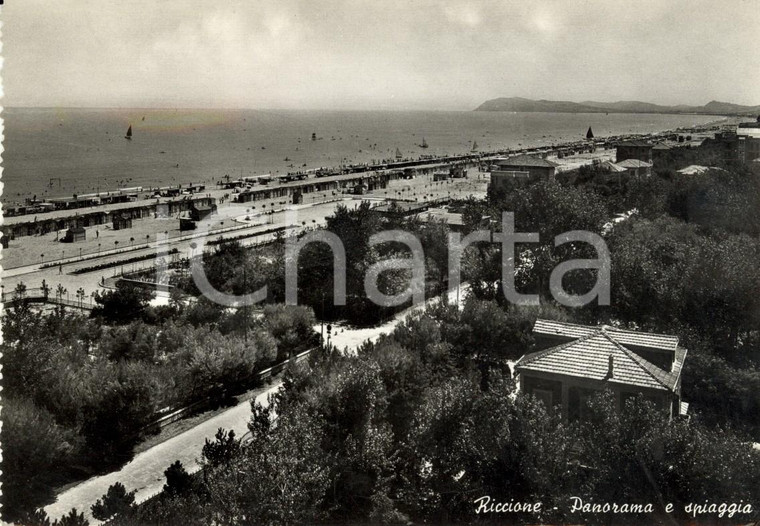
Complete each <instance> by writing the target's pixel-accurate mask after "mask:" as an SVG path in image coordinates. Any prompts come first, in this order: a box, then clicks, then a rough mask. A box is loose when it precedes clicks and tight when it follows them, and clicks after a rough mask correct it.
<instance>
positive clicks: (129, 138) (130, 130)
mask: <svg viewBox="0 0 760 526" xmlns="http://www.w3.org/2000/svg"><path fill="white" fill-rule="evenodd" d="M124 138H125V139H127V140H128V141H131V140H132V125H131V124H130V125H129V128H127V134H126V135H125V136H124Z"/></svg>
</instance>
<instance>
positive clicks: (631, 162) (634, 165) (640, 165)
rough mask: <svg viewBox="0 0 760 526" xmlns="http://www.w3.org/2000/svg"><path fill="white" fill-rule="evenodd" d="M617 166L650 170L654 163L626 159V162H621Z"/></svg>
mask: <svg viewBox="0 0 760 526" xmlns="http://www.w3.org/2000/svg"><path fill="white" fill-rule="evenodd" d="M617 165H618V166H622V167H623V168H650V167H651V166H652V163H648V162H646V161H640V160H638V159H626V160H625V161H620V162H619V163H617Z"/></svg>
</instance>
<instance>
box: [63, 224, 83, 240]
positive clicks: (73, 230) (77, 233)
mask: <svg viewBox="0 0 760 526" xmlns="http://www.w3.org/2000/svg"><path fill="white" fill-rule="evenodd" d="M85 240H87V231H86V230H85V229H84V227H83V226H81V225H76V226H72V227H69V229H68V230H66V235H65V236H64V237H63V242H64V243H77V242H79V241H85Z"/></svg>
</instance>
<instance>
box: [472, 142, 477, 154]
mask: <svg viewBox="0 0 760 526" xmlns="http://www.w3.org/2000/svg"><path fill="white" fill-rule="evenodd" d="M470 151H471V152H477V151H478V143H477V142H476V141H472V149H471V150H470Z"/></svg>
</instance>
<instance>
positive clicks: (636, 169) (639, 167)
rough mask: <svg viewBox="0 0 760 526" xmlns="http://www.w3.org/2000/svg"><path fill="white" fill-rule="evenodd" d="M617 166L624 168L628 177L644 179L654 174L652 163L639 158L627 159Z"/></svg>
mask: <svg viewBox="0 0 760 526" xmlns="http://www.w3.org/2000/svg"><path fill="white" fill-rule="evenodd" d="M616 166H618V167H620V168H623V169H624V170H625V176H626V177H628V178H634V179H642V178H644V177H649V176H650V175H652V163H648V162H646V161H641V160H639V159H626V160H625V161H620V162H619V163H617V164H616Z"/></svg>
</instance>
